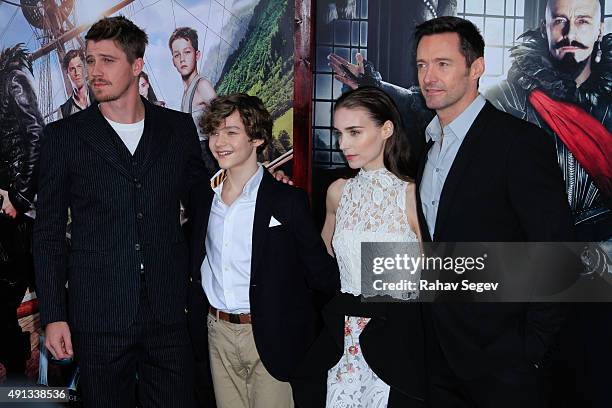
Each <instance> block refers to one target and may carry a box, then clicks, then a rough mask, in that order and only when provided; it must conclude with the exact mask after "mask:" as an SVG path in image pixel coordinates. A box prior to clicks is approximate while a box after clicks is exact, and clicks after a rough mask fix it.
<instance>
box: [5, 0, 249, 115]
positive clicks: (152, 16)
mask: <svg viewBox="0 0 612 408" xmlns="http://www.w3.org/2000/svg"><path fill="white" fill-rule="evenodd" d="M18 1H19V0H14V2H18ZM258 1H259V0H135V1H134V2H132V3H131V4H129V5H128V6H126V7H124V8H123V9H122V10H121V11H119V12H118V13H116V14H124V15H125V16H127V17H128V18H130V19H132V20H133V21H134V22H135V23H136V24H138V25H139V26H140V27H142V28H143V29H145V31H146V32H147V34H148V35H149V46H148V47H147V52H146V54H145V71H146V72H147V73H149V76H150V78H151V82H152V83H153V88H154V90H155V92H156V94H157V96H158V98H159V99H161V100H164V101H166V102H167V106H168V107H171V108H175V109H178V108H179V107H180V99H181V94H182V83H181V80H180V76H179V75H178V73H177V72H176V70H175V68H174V66H173V65H172V61H171V55H170V50H169V49H168V38H169V36H170V34H171V33H172V31H173V30H174V29H175V28H176V27H180V26H190V27H192V28H194V29H196V30H197V31H198V34H199V37H200V38H199V41H200V47H199V48H200V50H201V51H203V55H202V59H201V60H200V63H199V72H200V73H203V74H204V75H205V76H207V77H209V78H210V79H211V80H212V82H213V83H214V82H215V81H216V80H217V79H218V76H219V74H220V73H221V70H222V69H223V65H224V63H225V59H226V58H227V56H228V55H229V54H230V53H231V52H232V51H233V50H234V49H235V47H236V45H237V44H238V43H239V41H240V39H241V38H242V36H243V35H244V32H245V31H246V27H247V25H248V22H249V20H250V17H251V15H252V12H253V9H254V7H255V5H256V4H257V3H258ZM75 3H76V5H75V9H74V12H73V17H74V18H75V20H76V22H77V24H82V23H85V22H89V23H91V22H94V21H95V20H97V19H98V18H99V17H100V15H101V13H102V12H103V11H104V10H107V9H108V8H110V7H112V6H114V5H115V4H117V3H119V0H96V1H85V0H76V1H75ZM83 35H84V33H83ZM18 42H24V43H26V46H27V47H28V49H29V50H30V51H34V50H36V49H38V48H39V47H40V41H39V40H38V39H37V35H36V34H35V33H34V30H33V29H32V27H31V26H30V25H29V24H28V23H27V21H26V19H25V17H24V16H23V14H22V12H21V10H20V9H19V8H18V7H15V6H13V5H10V4H8V3H2V2H0V48H5V47H9V46H12V45H14V44H16V43H18ZM76 46H77V43H76V41H73V42H69V43H67V44H66V48H67V49H70V48H74V47H76ZM42 66H43V64H42V59H40V60H38V61H36V62H35V64H34V70H35V72H34V77H35V81H36V82H37V83H36V85H37V86H40V83H39V78H40V76H41V73H40V71H41V67H42ZM50 67H51V69H50V71H51V72H50V75H51V82H52V95H53V106H54V107H57V106H58V105H59V104H61V103H62V102H63V101H64V100H65V99H66V93H65V91H64V86H63V82H62V80H61V74H60V71H59V69H60V66H59V61H58V59H57V54H56V53H55V52H53V53H52V54H51V57H50Z"/></svg>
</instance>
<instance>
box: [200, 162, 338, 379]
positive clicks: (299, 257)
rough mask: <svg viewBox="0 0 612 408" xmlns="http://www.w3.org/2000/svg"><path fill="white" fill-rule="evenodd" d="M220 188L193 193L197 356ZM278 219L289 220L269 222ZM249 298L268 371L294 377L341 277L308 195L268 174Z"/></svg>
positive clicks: (258, 208)
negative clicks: (208, 242)
mask: <svg viewBox="0 0 612 408" xmlns="http://www.w3.org/2000/svg"><path fill="white" fill-rule="evenodd" d="M212 199H213V191H212V189H211V187H210V183H209V182H207V181H206V182H202V183H201V184H199V185H198V186H196V188H194V189H193V191H192V198H191V204H192V208H193V210H192V213H191V214H190V216H191V222H192V223H193V225H192V228H193V229H192V242H191V273H192V276H193V278H192V289H191V291H190V295H191V296H190V309H191V312H192V313H190V319H189V320H190V328H191V333H192V338H193V343H194V348H195V350H196V354H198V357H199V358H200V359H204V358H205V356H203V355H202V353H207V352H208V350H207V348H206V347H205V345H206V336H207V333H206V315H207V314H208V301H207V299H206V296H205V294H204V291H203V289H202V283H201V279H200V276H201V274H200V267H201V265H202V262H203V261H204V257H205V255H206V247H205V239H206V231H207V228H208V218H209V214H210V206H211V203H212ZM272 216H274V218H276V219H277V220H278V221H279V222H280V223H281V225H278V226H275V227H269V223H270V218H271V217H272ZM252 242H253V245H252V251H253V252H252V258H251V287H250V290H249V300H250V305H251V320H252V325H253V336H254V338H255V345H256V347H257V351H258V353H259V355H260V357H261V361H262V362H263V364H264V366H265V367H266V369H267V370H268V372H269V373H270V374H271V375H272V376H274V377H275V378H277V379H278V380H281V381H289V380H290V378H291V377H292V375H293V372H294V370H295V367H296V366H297V365H298V364H299V362H300V361H301V360H302V358H303V357H304V355H305V354H306V350H307V348H308V347H309V346H310V345H311V343H312V342H313V340H314V338H315V336H316V334H317V331H318V327H320V322H319V308H320V306H321V305H322V304H323V303H325V302H326V301H328V300H329V299H331V297H332V296H333V295H334V294H335V293H337V292H338V291H339V290H340V275H339V272H338V266H337V265H336V262H335V260H334V259H333V258H332V257H331V256H329V254H328V253H327V250H326V249H325V245H324V243H323V240H322V239H321V236H320V235H319V232H318V231H317V229H316V228H315V225H314V222H313V220H312V216H311V214H310V210H309V207H308V197H307V196H306V193H305V192H304V191H302V190H300V189H297V188H294V187H291V186H288V185H285V184H283V183H280V182H278V181H276V180H274V178H273V177H272V176H271V175H270V174H269V173H268V172H267V171H264V176H263V179H262V180H261V184H260V186H259V190H258V192H257V203H256V205H255V217H254V221H253V238H252Z"/></svg>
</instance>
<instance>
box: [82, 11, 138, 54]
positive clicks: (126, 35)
mask: <svg viewBox="0 0 612 408" xmlns="http://www.w3.org/2000/svg"><path fill="white" fill-rule="evenodd" d="M85 39H86V40H88V41H89V40H91V41H102V40H113V41H114V42H115V43H116V44H117V45H118V46H119V47H120V48H121V49H122V50H123V52H125V54H126V55H127V59H128V61H129V62H130V63H132V62H134V60H135V59H136V58H143V57H144V53H145V48H146V47H147V44H148V43H149V39H148V37H147V34H146V33H145V32H144V31H143V30H141V29H140V27H138V26H137V25H136V24H134V23H133V22H131V21H130V20H128V19H127V18H125V17H124V16H116V17H106V18H103V19H102V20H99V21H98V22H97V23H95V24H94V25H92V26H91V28H90V29H89V31H88V32H87V34H86V35H85Z"/></svg>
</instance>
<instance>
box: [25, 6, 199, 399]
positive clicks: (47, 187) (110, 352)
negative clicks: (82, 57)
mask: <svg viewBox="0 0 612 408" xmlns="http://www.w3.org/2000/svg"><path fill="white" fill-rule="evenodd" d="M85 38H86V40H87V58H86V62H87V65H88V67H89V78H90V84H91V86H92V89H93V92H94V95H95V98H96V100H97V101H98V103H99V104H94V105H92V106H90V107H89V108H87V109H85V110H84V111H82V112H79V113H76V114H74V115H71V116H70V117H68V118H66V119H63V120H61V121H59V122H55V123H52V124H50V125H48V126H47V128H46V129H45V137H44V143H43V146H42V148H41V154H40V182H39V186H40V189H39V192H38V206H37V208H38V217H37V219H36V224H35V229H34V256H35V265H36V275H37V284H38V290H37V293H38V297H39V299H40V312H41V323H42V324H43V325H44V326H45V334H46V342H45V346H46V347H47V348H48V349H49V350H50V351H51V353H52V354H53V355H54V357H55V358H59V359H64V358H69V357H71V356H72V355H73V345H74V356H75V358H76V360H77V362H78V364H79V366H80V370H81V371H80V372H81V379H80V386H81V387H82V394H83V401H84V405H85V406H87V407H110V406H113V407H115V406H117V407H118V406H121V407H134V406H135V405H136V402H135V396H136V395H138V401H139V403H140V404H141V406H144V407H147V406H164V407H172V406H177V407H178V406H180V407H187V406H191V405H192V404H193V378H192V377H193V367H192V365H193V361H192V360H193V359H192V352H191V346H190V342H189V335H188V331H187V324H186V316H185V315H186V314H187V313H188V310H187V309H186V301H187V291H188V261H189V260H188V247H187V243H186V242H185V239H184V236H183V233H182V231H181V225H180V223H179V206H180V203H179V201H180V200H181V199H183V200H184V201H186V200H187V199H188V195H187V191H188V189H189V187H190V186H191V185H192V184H194V183H195V180H196V179H197V178H198V177H199V176H200V175H205V171H204V167H203V164H202V162H201V158H200V147H199V144H198V138H197V133H196V129H195V126H194V125H193V121H191V118H190V117H189V115H186V114H183V113H179V112H175V111H172V110H169V109H164V108H161V107H158V106H155V105H152V104H150V103H148V102H147V101H146V100H145V99H143V98H141V97H140V96H139V94H138V74H139V73H140V72H141V70H142V68H143V65H144V60H143V57H144V51H145V46H146V44H147V36H146V34H145V33H144V32H143V31H142V30H141V29H140V28H138V27H137V26H136V25H134V24H133V23H132V22H131V21H129V20H127V19H126V18H124V17H112V18H105V19H103V20H100V21H98V22H97V23H96V24H94V25H93V26H92V27H91V29H90V30H89V32H88V33H87V35H86V37H85ZM185 204H187V203H186V202H185ZM68 208H70V210H71V215H72V245H71V248H69V249H68V248H66V245H65V237H64V234H65V228H66V218H67V214H68ZM66 282H68V285H67V286H68V295H66V290H65V287H66ZM137 379H138V382H137ZM136 382H137V383H136Z"/></svg>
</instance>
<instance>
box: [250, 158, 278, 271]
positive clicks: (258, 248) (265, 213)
mask: <svg viewBox="0 0 612 408" xmlns="http://www.w3.org/2000/svg"><path fill="white" fill-rule="evenodd" d="M274 182H275V180H274V178H273V177H272V176H271V175H270V174H269V173H268V170H266V169H264V174H263V178H262V179H261V184H260V185H259V190H258V191H257V202H256V203H255V217H254V220H253V238H252V239H253V241H252V254H251V282H255V275H256V274H257V266H258V265H259V261H260V260H261V257H262V253H263V249H264V244H265V243H266V241H267V238H268V231H269V229H270V228H269V225H270V217H271V216H272V203H271V193H272V191H273V190H274Z"/></svg>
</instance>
